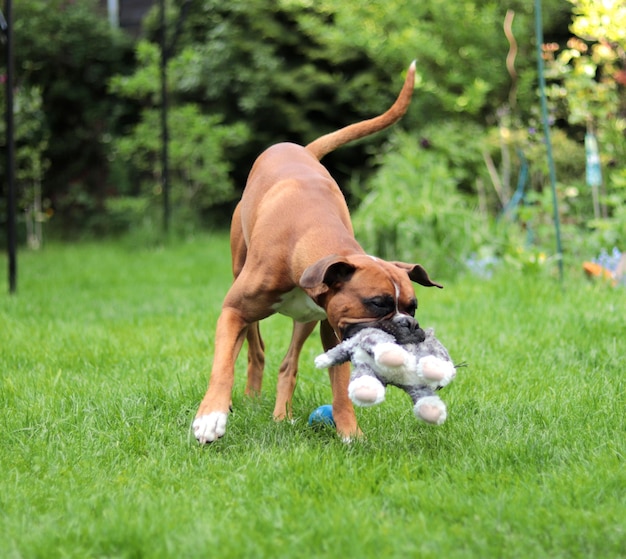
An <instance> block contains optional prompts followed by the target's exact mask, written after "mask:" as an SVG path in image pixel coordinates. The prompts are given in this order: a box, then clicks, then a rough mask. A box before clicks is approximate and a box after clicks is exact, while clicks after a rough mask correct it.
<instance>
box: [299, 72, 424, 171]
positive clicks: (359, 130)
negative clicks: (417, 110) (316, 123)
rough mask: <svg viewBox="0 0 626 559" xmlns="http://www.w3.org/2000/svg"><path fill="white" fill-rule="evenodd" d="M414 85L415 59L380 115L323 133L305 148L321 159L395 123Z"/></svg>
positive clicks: (404, 107)
mask: <svg viewBox="0 0 626 559" xmlns="http://www.w3.org/2000/svg"><path fill="white" fill-rule="evenodd" d="M414 85H415V61H413V62H412V63H411V65H410V66H409V69H408V71H407V75H406V79H405V80H404V85H403V86H402V90H401V91H400V94H399V95H398V98H397V99H396V101H395V103H394V104H393V105H391V107H390V108H389V109H388V110H387V111H386V112H384V113H383V114H382V115H379V116H377V117H374V118H371V119H369V120H364V121H362V122H357V123H356V124H350V125H349V126H346V127H344V128H341V129H339V130H336V131H335V132H331V133H330V134H325V135H324V136H322V137H320V138H318V139H317V140H313V141H312V142H311V143H310V144H309V145H307V146H306V149H307V150H308V151H310V152H311V153H312V154H313V155H314V156H315V157H316V158H317V159H318V160H320V159H322V157H324V156H325V155H326V154H327V153H330V152H331V151H333V150H335V149H337V148H338V147H341V146H343V145H344V144H347V143H348V142H351V141H353V140H358V139H359V138H363V137H364V136H369V135H370V134H374V133H375V132H378V131H379V130H383V129H384V128H387V127H388V126H391V125H392V124H394V123H396V122H397V121H398V120H400V119H401V118H402V116H403V115H404V113H406V110H407V109H408V108H409V104H410V103H411V96H412V94H413V87H414Z"/></svg>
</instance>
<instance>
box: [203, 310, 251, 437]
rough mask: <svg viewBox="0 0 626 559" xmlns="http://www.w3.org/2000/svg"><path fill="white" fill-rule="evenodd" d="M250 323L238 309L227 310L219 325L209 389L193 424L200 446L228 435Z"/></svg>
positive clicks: (223, 311) (223, 312)
mask: <svg viewBox="0 0 626 559" xmlns="http://www.w3.org/2000/svg"><path fill="white" fill-rule="evenodd" d="M247 329H248V323H247V322H246V321H245V320H244V319H243V318H242V316H241V314H240V313H238V312H237V311H236V310H235V309H233V308H229V307H224V308H223V309H222V313H221V314H220V317H219V319H218V321H217V329H216V334H215V356H214V358H213V368H212V369H211V378H210V379H209V388H208V390H207V392H206V394H205V395H204V398H203V399H202V402H201V403H200V407H199V408H198V413H197V414H196V418H195V420H194V422H193V430H194V434H195V436H196V439H198V442H199V443H202V444H205V443H210V442H213V441H215V440H217V439H218V438H220V437H221V436H223V435H224V433H225V432H226V421H227V420H228V412H229V409H230V404H231V398H232V392H233V384H234V380H235V360H236V359H237V355H238V354H239V351H240V350H241V346H242V344H243V341H244V339H245V337H246V332H247Z"/></svg>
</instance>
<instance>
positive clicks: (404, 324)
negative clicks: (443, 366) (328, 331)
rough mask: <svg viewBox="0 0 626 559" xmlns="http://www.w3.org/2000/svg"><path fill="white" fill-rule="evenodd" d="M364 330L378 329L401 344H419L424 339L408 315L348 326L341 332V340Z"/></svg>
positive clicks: (417, 326) (414, 321)
mask: <svg viewBox="0 0 626 559" xmlns="http://www.w3.org/2000/svg"><path fill="white" fill-rule="evenodd" d="M364 328H378V329H379V330H382V331H383V332H387V334H391V335H392V336H393V337H394V338H395V339H396V341H397V342H398V343H399V344H401V345H404V344H410V343H413V344H419V343H422V342H423V341H424V340H425V339H426V334H425V332H424V330H422V329H421V328H420V325H419V324H418V322H417V320H415V319H414V318H413V317H412V316H409V315H408V314H395V315H394V316H392V317H391V318H386V319H381V320H376V321H373V322H357V323H355V324H350V325H349V326H348V327H346V329H345V330H344V332H343V339H344V340H345V339H347V338H350V337H351V336H354V334H356V333H357V332H358V331H360V330H363V329H364Z"/></svg>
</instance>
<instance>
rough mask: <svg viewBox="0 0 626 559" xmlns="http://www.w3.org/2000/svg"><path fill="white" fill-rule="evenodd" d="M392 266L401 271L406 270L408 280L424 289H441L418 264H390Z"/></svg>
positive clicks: (441, 286)
mask: <svg viewBox="0 0 626 559" xmlns="http://www.w3.org/2000/svg"><path fill="white" fill-rule="evenodd" d="M392 264H395V265H396V266H398V268H401V269H402V270H406V273H407V274H408V275H409V279H410V280H411V281H414V282H415V283H419V284H420V285H423V286H424V287H438V288H439V289H443V285H441V284H440V283H437V282H436V281H433V280H431V279H430V278H429V277H428V272H427V271H426V270H425V269H424V267H423V266H421V265H420V264H407V263H406V262H392Z"/></svg>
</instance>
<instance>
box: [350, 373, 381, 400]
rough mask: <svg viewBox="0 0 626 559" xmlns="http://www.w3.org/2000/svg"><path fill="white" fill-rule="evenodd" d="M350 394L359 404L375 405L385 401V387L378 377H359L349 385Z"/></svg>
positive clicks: (351, 398)
mask: <svg viewBox="0 0 626 559" xmlns="http://www.w3.org/2000/svg"><path fill="white" fill-rule="evenodd" d="M348 396H349V397H350V400H352V402H353V403H355V404H356V405H357V406H362V407H367V406H375V405H377V404H380V403H381V402H382V401H384V399H385V387H384V386H383V385H382V383H381V382H380V381H379V380H378V379H377V378H374V377H369V376H363V377H358V378H355V379H354V380H353V381H351V382H350V384H349V385H348Z"/></svg>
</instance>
